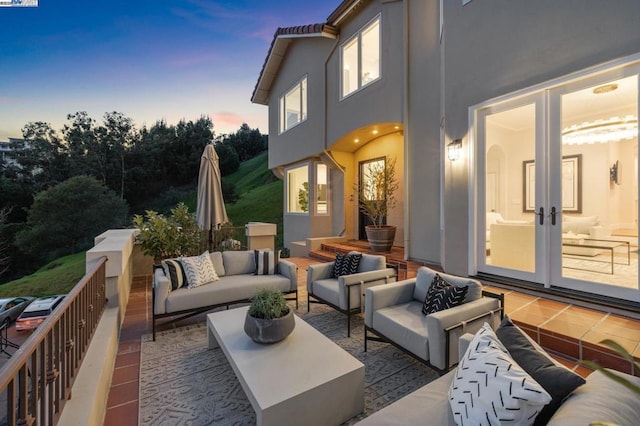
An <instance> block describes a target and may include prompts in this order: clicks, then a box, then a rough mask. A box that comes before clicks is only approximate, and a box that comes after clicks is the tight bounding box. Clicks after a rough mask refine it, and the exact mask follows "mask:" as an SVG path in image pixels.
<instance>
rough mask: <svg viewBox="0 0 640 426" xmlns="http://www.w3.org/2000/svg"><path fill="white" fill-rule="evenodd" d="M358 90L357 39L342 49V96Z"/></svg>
mask: <svg viewBox="0 0 640 426" xmlns="http://www.w3.org/2000/svg"><path fill="white" fill-rule="evenodd" d="M357 89H358V38H357V37H356V38H354V39H353V40H352V41H350V42H349V43H347V44H346V45H345V46H344V47H343V48H342V96H346V95H348V94H349V93H351V92H353V91H354V90H357Z"/></svg>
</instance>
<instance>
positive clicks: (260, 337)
mask: <svg viewBox="0 0 640 426" xmlns="http://www.w3.org/2000/svg"><path fill="white" fill-rule="evenodd" d="M294 327H295V318H294V317H293V310H292V309H291V308H289V306H288V305H287V301H286V299H285V298H284V295H283V294H282V292H281V291H279V290H276V289H271V288H261V289H258V291H256V294H255V295H254V296H253V297H252V298H251V306H249V310H248V311H247V315H246V317H245V320H244V332H245V333H246V334H247V336H249V337H251V339H252V340H253V341H254V342H257V343H275V342H279V341H281V340H283V339H284V338H285V337H287V336H288V335H289V334H291V332H292V331H293V328H294Z"/></svg>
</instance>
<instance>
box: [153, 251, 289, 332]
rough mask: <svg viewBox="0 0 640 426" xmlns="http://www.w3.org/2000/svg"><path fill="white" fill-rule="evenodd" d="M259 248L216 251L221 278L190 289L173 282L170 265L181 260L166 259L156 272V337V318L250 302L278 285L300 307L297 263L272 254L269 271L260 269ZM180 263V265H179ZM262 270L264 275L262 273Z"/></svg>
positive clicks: (214, 257) (214, 258)
mask: <svg viewBox="0 0 640 426" xmlns="http://www.w3.org/2000/svg"><path fill="white" fill-rule="evenodd" d="M258 253H260V254H261V253H263V252H259V251H255V250H245V251H223V252H212V253H209V254H208V256H209V258H210V260H211V262H212V264H213V268H214V269H215V272H216V274H217V276H218V278H219V279H218V280H215V281H211V282H208V283H205V284H203V285H198V286H197V287H194V288H188V286H187V285H184V286H179V287H178V288H175V287H176V286H177V285H176V283H175V278H176V277H175V275H174V277H173V278H174V283H172V277H171V275H172V274H175V271H173V270H170V268H169V266H168V265H171V264H175V262H179V260H177V259H173V260H169V261H164V262H163V267H162V268H156V269H155V271H154V274H153V339H154V340H155V336H156V321H157V320H158V319H160V318H166V317H176V318H173V319H171V320H170V321H169V322H174V321H179V320H181V319H184V318H187V317H190V316H193V315H197V314H199V313H202V312H206V311H209V310H211V309H213V308H217V307H221V306H229V305H233V304H236V303H246V302H249V301H250V298H251V297H252V296H253V295H254V294H255V292H256V290H257V289H259V288H275V289H277V290H280V291H282V292H283V293H284V294H286V295H289V296H287V298H288V299H289V300H294V298H295V301H296V309H297V307H298V274H297V267H296V265H295V264H294V263H292V262H289V261H287V260H284V259H277V256H276V257H271V259H272V260H273V261H274V264H273V265H271V268H270V270H268V271H263V270H260V271H257V268H256V259H257V256H258ZM276 265H277V266H276ZM178 266H179V265H178ZM258 273H260V275H259V274H258Z"/></svg>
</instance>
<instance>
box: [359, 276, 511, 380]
mask: <svg viewBox="0 0 640 426" xmlns="http://www.w3.org/2000/svg"><path fill="white" fill-rule="evenodd" d="M435 274H436V271H434V270H432V269H430V268H427V267H424V266H422V267H420V268H419V269H418V274H417V276H416V277H415V278H410V279H407V280H403V281H398V282H395V283H392V284H389V285H384V286H377V287H371V288H368V289H367V290H366V297H365V316H364V323H365V326H364V335H365V338H364V351H365V352H366V351H367V341H368V340H373V341H378V342H387V343H392V344H393V345H395V346H397V347H398V348H399V349H401V350H403V351H405V352H407V353H408V354H409V355H412V356H413V357H415V358H417V359H418V360H420V361H422V362H424V363H426V364H427V365H429V366H430V367H433V368H435V369H436V370H438V371H439V372H440V374H444V373H445V372H447V371H448V370H449V369H450V368H451V367H452V366H453V365H455V361H452V360H457V359H458V353H457V351H458V339H459V338H460V336H462V335H463V334H464V333H475V332H476V331H478V330H479V329H480V327H482V325H483V324H484V323H485V322H489V323H490V325H491V326H492V327H493V328H497V327H498V325H500V321H501V320H502V317H503V316H504V295H503V294H499V295H498V294H493V293H489V292H486V291H483V290H482V284H481V283H480V281H477V280H474V279H471V278H467V277H458V276H454V275H449V274H445V273H441V272H438V274H439V275H440V276H441V277H442V278H444V279H445V280H446V281H447V282H448V283H450V284H452V285H456V286H468V287H469V290H468V291H467V295H466V297H465V299H464V301H463V303H462V304H461V305H459V306H455V307H453V308H449V309H444V310H442V311H439V312H435V313H432V314H429V315H424V314H423V313H422V305H423V303H424V299H425V297H426V295H427V290H428V289H429V286H430V284H431V282H432V280H433V277H434V276H435ZM483 296H486V297H483Z"/></svg>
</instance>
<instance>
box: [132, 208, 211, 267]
mask: <svg viewBox="0 0 640 426" xmlns="http://www.w3.org/2000/svg"><path fill="white" fill-rule="evenodd" d="M133 224H134V225H135V226H136V227H137V228H138V230H139V232H138V235H137V236H136V243H138V244H140V246H141V248H142V252H143V253H144V254H146V255H148V256H151V257H153V261H154V263H155V264H159V263H160V261H161V260H162V259H168V258H170V257H178V256H189V255H193V254H196V253H197V251H198V249H199V248H200V230H199V229H198V224H197V223H196V219H195V217H194V215H193V214H191V213H189V208H188V207H187V206H186V205H185V204H184V203H180V204H178V205H177V206H176V207H174V208H173V209H171V216H165V215H162V214H159V213H157V212H155V211H153V210H147V211H146V212H145V215H144V216H142V215H135V216H134V217H133Z"/></svg>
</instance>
